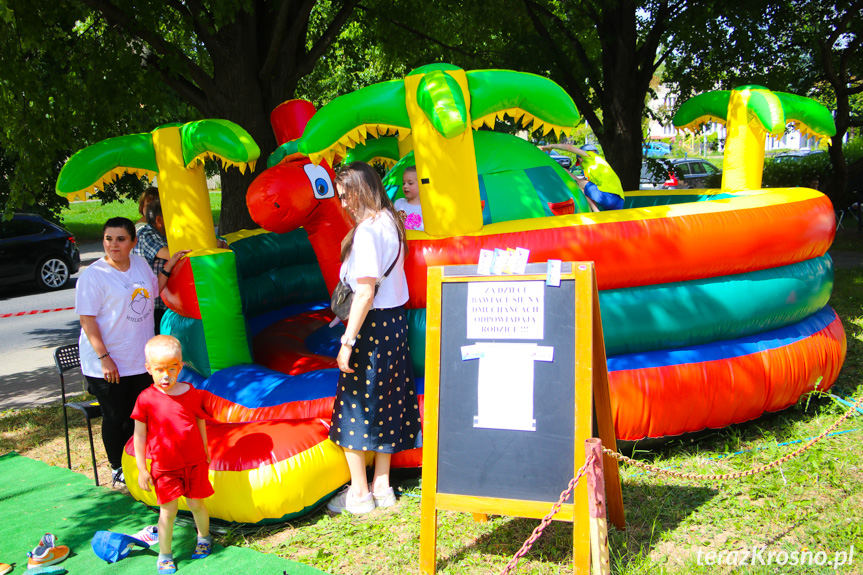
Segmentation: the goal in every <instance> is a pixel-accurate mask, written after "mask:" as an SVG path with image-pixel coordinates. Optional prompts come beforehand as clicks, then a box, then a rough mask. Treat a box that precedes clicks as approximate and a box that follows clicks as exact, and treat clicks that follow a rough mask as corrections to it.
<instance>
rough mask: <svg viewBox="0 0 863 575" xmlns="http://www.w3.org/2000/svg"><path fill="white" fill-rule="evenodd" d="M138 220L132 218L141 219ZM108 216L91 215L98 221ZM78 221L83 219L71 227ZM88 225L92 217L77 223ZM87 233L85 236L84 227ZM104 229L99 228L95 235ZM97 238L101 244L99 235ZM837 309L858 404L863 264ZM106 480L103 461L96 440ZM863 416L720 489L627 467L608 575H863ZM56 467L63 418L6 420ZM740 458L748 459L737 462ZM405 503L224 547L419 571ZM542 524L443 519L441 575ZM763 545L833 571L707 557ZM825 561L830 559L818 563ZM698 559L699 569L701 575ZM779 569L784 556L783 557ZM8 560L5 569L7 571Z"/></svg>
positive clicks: (749, 429) (723, 435)
mask: <svg viewBox="0 0 863 575" xmlns="http://www.w3.org/2000/svg"><path fill="white" fill-rule="evenodd" d="M132 211H133V212H134V210H132ZM105 216H106V214H105V213H101V214H98V217H96V216H94V217H93V219H94V220H95V221H102V220H103V219H104V217H105ZM76 217H78V216H76ZM82 219H83V218H82ZM81 225H83V224H81ZM93 225H95V224H93ZM97 237H98V234H97ZM860 240H861V238H860V237H859V236H858V235H857V234H856V232H841V233H840V234H839V236H838V238H837V246H841V248H842V249H843V250H856V251H859V252H863V242H861V241H860ZM831 305H833V307H834V308H835V309H836V311H837V312H838V313H839V315H840V317H841V318H842V321H843V324H844V326H845V330H846V333H847V337H848V355H847V359H846V361H845V365H844V367H843V370H842V372H841V374H840V376H839V379H838V381H837V382H836V384H835V385H834V387H833V388H832V390H831V392H832V393H834V394H837V395H841V396H844V397H853V398H858V397H860V396H861V394H863V266H857V268H856V269H838V270H836V275H835V285H834V290H833V297H832V299H831ZM845 411H846V407H845V406H844V405H840V404H839V403H838V402H837V401H835V400H834V399H832V398H830V397H828V396H827V395H826V394H813V395H812V396H810V397H806V398H803V399H802V400H801V401H800V402H799V403H798V404H797V405H796V406H794V407H792V408H790V409H787V410H785V411H782V412H780V413H776V414H771V415H767V416H764V417H762V418H760V419H758V420H756V421H752V422H749V423H746V424H741V425H734V426H730V427H727V428H724V429H720V430H714V431H707V432H705V433H702V434H701V435H700V437H698V438H693V437H685V438H678V439H672V440H671V441H669V442H668V443H667V444H665V445H664V446H663V447H661V448H658V449H654V450H652V451H640V450H639V451H637V452H636V456H637V458H638V459H640V460H642V461H645V462H650V463H653V464H655V465H658V466H661V467H668V468H673V469H676V470H680V471H686V472H693V473H705V474H706V473H727V472H732V471H741V470H746V469H750V468H752V467H756V466H759V465H763V464H765V463H768V462H771V461H774V460H776V459H778V458H780V457H782V456H783V455H785V454H787V453H788V452H789V451H790V450H793V449H795V448H796V447H799V444H798V445H791V446H782V445H780V444H781V443H784V442H790V441H795V440H805V439H807V438H809V437H812V436H815V435H818V434H819V433H820V432H821V431H822V430H823V429H825V428H826V427H828V426H829V425H830V424H831V423H833V422H834V421H835V420H836V419H837V418H838V417H839V416H840V415H841V414H842V413H844V412H845ZM70 419H72V420H73V422H74V424H73V429H72V442H73V456H72V460H73V464H74V468H75V471H78V472H80V473H83V474H89V472H90V470H89V467H88V466H89V463H88V462H89V447H88V445H87V435H86V428H85V427H83V425H82V424H81V423H80V422H79V418H77V417H75V416H72V417H71V418H70ZM95 427H96V429H95V430H94V431H95V434H96V437H97V440H96V443H97V446H98V447H97V449H98V452H97V453H98V454H99V459H100V466H101V469H102V475H103V479H104V480H106V479H107V463H106V460H105V455H104V452H103V451H102V447H101V441H99V440H98V433H99V429H98V427H99V426H98V424H97V425H96V426H95ZM861 439H863V416H858V417H854V418H852V419H850V420H848V421H846V422H845V423H844V424H843V425H842V426H841V427H840V428H839V429H838V430H837V433H836V434H835V435H834V436H832V437H830V438H828V439H825V440H823V441H822V442H820V443H818V444H816V445H815V446H814V447H812V448H811V449H809V450H808V451H806V452H805V453H804V454H803V455H801V456H800V457H798V458H796V459H793V460H791V461H789V462H787V463H785V464H783V465H782V466H780V467H779V468H778V469H774V470H773V471H772V472H769V473H767V474H761V475H757V476H755V477H750V478H745V479H740V480H734V481H725V482H719V483H717V482H707V481H703V482H702V481H684V480H679V479H673V478H666V477H658V476H654V475H649V474H645V473H643V472H641V471H640V470H638V469H635V468H629V467H627V466H625V465H624V466H622V467H621V474H622V482H623V496H624V506H625V510H626V515H627V529H626V531H624V532H620V531H617V530H615V529H614V528H610V550H611V555H612V572H614V573H618V574H624V575H634V574H644V575H647V574H666V573H667V574H681V575H683V574H693V573H694V574H702V573H703V574H713V573H732V572H733V573H746V574H762V573H763V574H777V573H793V574H797V573H799V574H807V575H808V574H818V573H825V574H826V573H843V574H849V573H863V522H861V520H860V518H861V516H863V464H861V461H860V444H861ZM13 449H14V450H16V451H18V452H19V453H21V454H23V455H26V456H28V457H33V458H35V459H40V460H42V461H45V462H47V463H49V464H53V465H65V453H64V440H63V418H62V410H61V408H59V407H56V406H55V407H43V408H35V409H27V410H7V411H5V412H0V453H5V452H7V451H10V450H13ZM740 451H742V452H743V453H739V454H738V453H737V452H740ZM397 486H398V488H399V489H400V490H401V491H402V496H401V498H400V500H399V504H398V505H397V506H396V507H395V508H392V509H384V510H377V511H375V512H373V513H371V514H369V515H366V516H361V517H350V516H341V517H335V518H333V517H329V516H327V515H326V514H324V513H320V512H319V513H316V514H314V515H312V516H310V517H307V518H305V519H302V520H300V521H296V522H292V523H290V524H286V525H283V526H278V527H276V528H273V529H269V530H261V531H259V532H252V533H240V532H233V533H231V532H229V533H228V534H226V535H222V536H221V538H220V540H221V542H222V543H224V544H232V545H240V546H246V547H250V548H253V549H257V550H259V551H262V552H265V553H275V554H278V555H281V556H284V557H287V558H290V559H294V560H297V561H302V562H304V563H307V564H310V565H312V566H314V567H317V568H319V569H322V570H325V571H328V572H330V573H334V574H356V575H359V574H374V575H379V574H389V573H417V572H418V560H419V520H420V505H419V503H420V495H421V493H422V482H421V479H419V478H418V477H414V478H402V479H400V480H399V482H398V483H397ZM537 524H538V521H536V520H530V519H522V518H514V517H501V516H492V517H490V520H489V521H488V522H487V523H477V522H474V520H473V519H472V517H471V515H470V514H466V513H456V512H439V515H438V572H439V573H441V574H465V575H480V574H487V573H498V572H500V571H501V570H502V569H503V567H504V566H505V565H506V563H507V562H508V561H509V559H510V558H511V557H512V555H513V554H514V553H515V552H516V551H518V549H519V548H520V547H521V545H522V543H523V542H524V540H525V539H527V538H528V536H529V535H530V534H531V531H532V530H533V529H534V527H536V525H537ZM852 544H853V545H855V555H854V563H853V564H852V565H845V566H841V567H839V568H837V569H834V567H833V566H831V565H827V564H826V561H828V560H829V561H832V560H833V559H834V557H835V555H834V554H836V553H839V552H847V551H848V550H849V547H850V546H851V545H852ZM751 546H763V547H766V550H765V552H764V555H763V558H764V560H765V561H766V559H767V553H768V552H771V551H772V552H786V553H788V552H800V551H801V550H808V551H810V552H812V553H813V556H814V557H815V558H816V560H817V559H818V557H823V558H824V563H825V564H824V565H821V566H819V565H804V566H800V565H797V566H792V565H786V566H784V567H778V566H776V565H775V564H774V565H764V566H761V565H760V564H759V563H758V562H757V561H756V563H755V565H751V564H747V566H745V567H740V568H732V567H730V566H727V565H723V566H721V567H718V566H716V565H706V564H704V562H705V558H706V555H705V554H706V553H707V552H709V551H715V552H719V551H723V552H725V553H726V554H727V553H728V552H731V551H740V550H741V549H743V548H744V547H745V548H747V549H751V548H752V547H751ZM818 552H824V553H825V555H823V556H818V555H814V554H816V553H818ZM699 553H700V554H701V558H702V564H701V565H699ZM779 557H782V555H781V554H780V555H779ZM571 560H572V527H571V525H570V524H566V523H556V522H555V523H552V525H551V526H549V527H548V528H547V529H546V531H545V533H544V534H543V536H542V537H541V538H540V539H539V540H538V541H537V542H536V543H535V544H534V545H533V548H532V550H531V551H530V552H529V553H528V555H527V556H526V557H525V558H523V559H522V560H521V562H520V564H519V566H518V568H517V569H516V571H515V573H519V574H528V573H531V574H558V573H570V572H571ZM7 561H8V559H7Z"/></svg>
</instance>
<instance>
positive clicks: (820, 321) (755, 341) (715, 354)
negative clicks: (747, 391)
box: [608, 306, 836, 371]
mask: <svg viewBox="0 0 863 575" xmlns="http://www.w3.org/2000/svg"><path fill="white" fill-rule="evenodd" d="M835 319H836V312H834V311H833V308H831V307H830V306H825V307H823V308H822V309H821V310H820V311H818V312H817V313H815V314H813V315H811V316H809V317H808V318H806V319H804V320H803V321H801V322H799V323H795V324H793V325H789V326H786V327H783V328H779V329H775V330H773V331H767V332H764V333H759V334H756V335H750V336H747V337H742V338H739V339H732V340H726V341H718V342H714V343H707V344H703V345H696V346H692V347H685V348H681V349H674V350H664V351H652V352H648V353H628V354H623V355H618V356H615V357H610V358H608V371H625V370H629V369H644V368H650V367H665V366H669V365H678V364H683V363H699V362H703V361H715V360H721V359H728V358H731V357H740V356H744V355H750V354H753V353H758V352H761V351H765V350H768V349H776V348H779V347H783V346H786V345H789V344H792V343H794V342H796V341H800V340H802V339H805V338H807V337H809V336H811V335H812V334H814V333H816V332H818V331H821V330H822V329H824V328H825V327H827V326H828V325H830V324H831V323H832V322H833V320H835Z"/></svg>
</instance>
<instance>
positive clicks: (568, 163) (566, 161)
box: [546, 150, 572, 170]
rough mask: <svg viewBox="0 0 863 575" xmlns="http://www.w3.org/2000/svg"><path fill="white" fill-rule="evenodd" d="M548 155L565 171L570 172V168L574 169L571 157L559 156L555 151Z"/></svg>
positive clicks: (550, 151) (549, 152)
mask: <svg viewBox="0 0 863 575" xmlns="http://www.w3.org/2000/svg"><path fill="white" fill-rule="evenodd" d="M546 153H547V154H548V155H549V156H551V159H552V160H554V161H555V162H557V163H558V164H560V167H561V168H563V169H564V170H568V169H569V168H570V167H572V158H570V157H569V156H564V155H563V154H559V153H557V152H555V151H554V150H549V151H548V152H546Z"/></svg>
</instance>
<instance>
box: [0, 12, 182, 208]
mask: <svg viewBox="0 0 863 575" xmlns="http://www.w3.org/2000/svg"><path fill="white" fill-rule="evenodd" d="M10 6H11V5H10V4H7V3H6V2H5V0H3V1H0V102H2V105H0V148H2V149H3V155H4V159H5V164H6V166H7V167H8V170H6V176H7V180H6V185H5V186H4V187H3V189H0V211H6V212H10V211H12V209H28V210H35V211H41V212H43V213H46V215H47V214H48V213H50V212H54V213H57V211H58V210H59V209H60V207H61V206H62V205H64V203H65V200H64V199H63V198H61V197H59V196H57V195H56V194H55V193H54V191H53V190H54V182H55V181H56V177H57V174H58V173H59V170H60V167H62V164H63V162H64V161H65V159H66V158H67V157H68V156H69V155H70V154H71V153H72V152H74V151H75V150H77V149H78V148H79V147H82V146H83V145H84V144H86V143H91V142H95V141H98V140H101V139H104V138H107V137H111V136H115V135H119V134H121V133H134V132H141V131H149V130H150V129H152V128H153V127H154V123H158V122H162V121H167V120H168V119H172V117H174V116H181V115H186V114H188V108H186V107H185V106H183V105H181V104H180V103H179V102H178V100H177V99H176V97H175V96H174V95H173V94H171V93H170V92H169V91H168V90H165V89H163V88H162V87H161V86H160V83H159V82H158V81H155V79H154V77H153V75H152V74H149V73H148V71H147V70H146V69H144V68H142V67H141V62H140V58H137V57H134V56H133V55H131V54H130V53H129V52H128V51H126V50H125V44H126V42H127V39H126V38H124V37H122V36H121V35H119V34H117V33H116V31H115V30H113V29H111V28H110V27H108V26H106V25H105V23H104V22H99V21H95V20H92V19H87V18H86V17H85V15H84V14H82V13H81V12H77V11H74V10H71V9H69V7H67V6H61V5H59V4H56V3H44V4H43V3H33V4H30V3H29V2H27V0H18V1H17V2H16V3H15V4H14V6H15V8H16V9H15V10H12V9H11V7H10ZM126 182H128V183H127V185H126V186H121V190H120V191H116V190H109V191H108V193H107V194H105V198H111V197H116V195H117V193H120V192H122V193H125V194H131V195H135V194H136V193H137V190H138V189H139V187H140V186H137V185H136V182H135V181H134V180H133V179H129V180H126Z"/></svg>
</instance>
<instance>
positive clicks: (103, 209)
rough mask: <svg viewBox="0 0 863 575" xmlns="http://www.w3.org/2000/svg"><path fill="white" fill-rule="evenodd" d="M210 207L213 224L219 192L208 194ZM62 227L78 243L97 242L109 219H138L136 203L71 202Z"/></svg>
mask: <svg viewBox="0 0 863 575" xmlns="http://www.w3.org/2000/svg"><path fill="white" fill-rule="evenodd" d="M210 207H211V208H212V210H213V222H215V223H218V222H219V216H220V215H221V213H222V194H221V192H210ZM61 217H62V219H63V226H65V228H66V229H67V230H69V231H70V232H72V233H73V234H74V235H75V239H76V240H77V241H78V242H86V241H99V240H101V239H102V226H103V225H104V224H105V222H106V221H107V220H108V219H110V218H115V217H124V218H129V219H130V220H132V221H133V222H136V221H138V219H140V217H141V214H139V213H138V202H132V201H128V200H127V201H125V202H111V203H109V204H102V203H101V202H100V201H98V200H90V201H87V202H73V203H71V204H69V207H68V208H66V209H64V210H63V212H62V213H61Z"/></svg>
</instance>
